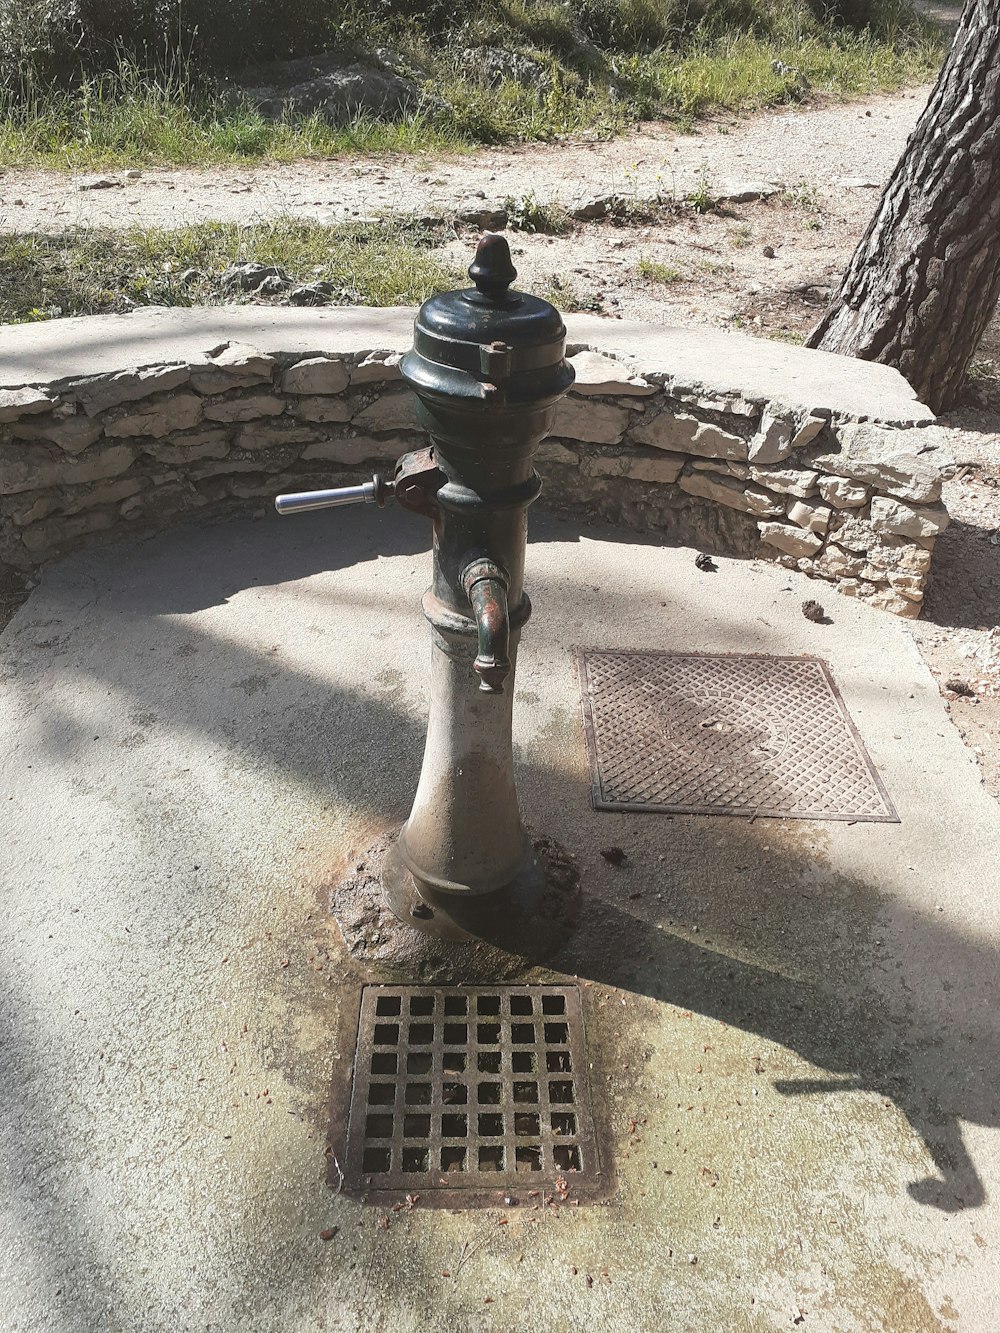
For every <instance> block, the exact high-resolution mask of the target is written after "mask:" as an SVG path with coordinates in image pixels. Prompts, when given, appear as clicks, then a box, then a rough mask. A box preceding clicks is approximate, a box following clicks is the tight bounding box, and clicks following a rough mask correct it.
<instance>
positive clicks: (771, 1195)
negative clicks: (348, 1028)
mask: <svg viewBox="0 0 1000 1333" xmlns="http://www.w3.org/2000/svg"><path fill="white" fill-rule="evenodd" d="M428 547H429V532H428V530H427V527H426V526H425V525H424V524H423V523H422V522H421V521H420V520H418V519H415V518H414V517H413V516H412V515H408V514H404V513H402V512H399V511H396V512H393V511H386V512H384V513H382V512H379V513H373V512H372V511H367V512H363V511H342V512H334V513H333V514H332V515H331V514H319V515H312V516H308V517H303V518H298V519H296V520H295V521H294V522H292V521H289V520H282V521H281V522H280V523H279V522H278V521H277V520H273V521H272V520H270V519H269V520H268V521H264V522H253V521H251V520H246V521H235V522H230V523H226V524H219V525H215V526H206V527H196V526H189V527H182V528H178V529H176V530H174V531H173V532H171V533H167V534H165V535H161V536H158V537H156V538H154V539H151V540H148V541H143V542H136V543H135V544H126V545H119V546H114V547H109V548H106V549H104V550H101V551H96V552H91V553H88V554H85V555H81V556H76V557H73V558H72V559H69V560H67V561H65V562H63V563H62V564H59V565H55V566H53V567H51V568H49V569H48V571H47V572H46V574H45V576H44V578H43V581H42V583H41V584H40V586H39V587H37V588H36V589H35V591H34V592H33V593H32V595H31V597H30V599H29V600H28V602H27V603H26V604H25V605H24V606H23V607H22V608H21V609H20V611H19V612H18V613H17V615H16V616H15V617H14V619H13V621H12V622H11V624H10V625H9V626H8V628H7V630H6V631H5V632H4V634H3V636H2V638H0V833H2V839H3V848H4V851H3V862H4V875H3V886H2V894H3V910H2V913H0V939H2V961H3V973H4V987H5V994H4V996H3V999H2V1001H0V1032H2V1042H0V1078H2V1083H0V1086H2V1088H3V1090H4V1108H3V1135H2V1139H0V1158H2V1162H3V1195H4V1203H3V1213H2V1217H0V1290H2V1293H3V1297H2V1301H3V1307H2V1308H3V1316H2V1318H3V1325H4V1328H5V1329H8V1330H17V1331H21V1330H25V1331H27V1330H32V1333H34V1331H35V1330H41V1329H51V1330H60V1331H61V1333H62V1331H65V1333H70V1331H71V1330H72V1331H73V1333H75V1331H76V1330H81V1331H83V1330H86V1331H87V1333H91V1331H92V1330H105V1329H107V1330H130V1331H131V1330H157V1331H159V1330H171V1333H173V1331H174V1330H182V1329H183V1330H187V1329H192V1330H195V1329H197V1330H202V1329H203V1330H220V1331H223V1330H224V1331H225V1333H228V1331H229V1330H237V1329H241V1330H243V1329H254V1330H278V1329H281V1330H289V1331H290V1330H294V1331H295V1333H310V1331H311V1330H363V1331H364V1333H376V1331H377V1330H383V1329H385V1330H394V1331H395V1330H399V1333H411V1331H412V1333H416V1331H417V1330H420V1331H421V1333H425V1331H426V1330H442V1331H444V1330H449V1331H450V1330H455V1331H456V1333H459V1331H461V1333H466V1331H468V1330H483V1331H484V1333H486V1331H489V1333H494V1331H496V1333H500V1330H503V1331H504V1333H510V1331H511V1330H515V1331H517V1333H520V1331H521V1330H525V1331H526V1330H529V1329H530V1330H532V1333H535V1331H536V1330H537V1331H538V1333H563V1331H569V1330H572V1331H574V1333H575V1331H576V1330H609V1331H610V1330H633V1331H634V1330H639V1331H640V1333H647V1331H648V1333H654V1331H655V1330H661V1329H671V1330H674V1329H676V1330H693V1331H695V1333H700V1331H701V1330H713V1331H714V1330H726V1331H728V1330H754V1331H757V1330H771V1329H783V1328H796V1327H801V1328H804V1329H816V1330H836V1331H837V1333H841V1331H842V1333H854V1330H891V1331H892V1333H907V1331H909V1330H921V1331H923V1330H929V1329H949V1330H950V1329H961V1330H970V1331H976V1333H978V1331H979V1330H983V1331H986V1330H992V1329H995V1328H997V1327H998V1326H1000V1270H998V1263H997V1252H998V1246H1000V1217H998V1208H997V1202H996V1191H997V1186H998V1177H1000V1092H998V1089H997V1080H996V1071H997V1069H998V1068H1000V1017H998V1014H1000V1006H998V1000H1000V976H998V967H997V961H998V948H1000V905H998V901H997V899H998V895H997V888H998V878H1000V872H998V869H997V852H998V843H1000V838H998V818H997V816H998V810H997V806H996V804H995V803H994V802H993V801H992V799H991V798H990V797H989V796H988V795H987V793H986V792H985V791H984V790H983V788H982V785H981V783H980V780H979V776H978V773H977V770H976V767H975V763H974V759H973V757H972V755H971V754H970V753H969V752H968V751H967V750H966V749H965V748H964V747H963V744H962V742H961V739H960V737H959V735H958V732H957V731H956V729H955V728H954V727H953V726H952V725H951V723H950V722H949V720H948V718H947V715H946V713H945V712H944V708H943V704H942V701H941V698H940V696H939V693H938V690H937V688H936V686H935V684H934V682H933V680H932V678H931V676H930V674H929V672H928V671H927V669H926V667H925V666H924V665H923V664H922V662H921V660H920V658H919V655H918V653H917V650H916V648H915V646H914V643H913V641H912V638H911V636H910V632H909V630H908V629H907V627H906V625H905V624H903V623H901V622H899V621H897V620H895V619H893V618H892V617H890V616H888V615H885V614H882V613H879V612H875V611H871V610H869V609H868V608H866V607H864V606H862V605H859V604H857V603H855V602H852V601H849V600H847V599H845V598H840V597H838V596H837V595H836V594H835V593H833V592H832V591H831V592H828V593H827V592H826V590H824V603H825V604H826V609H827V611H828V612H829V613H830V615H831V617H832V620H833V623H832V624H816V623H812V622H810V621H809V620H807V619H806V618H805V617H804V616H803V615H802V612H801V604H802V601H803V599H804V598H805V597H812V596H815V595H816V586H815V585H814V584H810V583H807V582H806V580H805V579H804V578H801V577H800V576H798V575H794V574H788V573H787V572H785V571H784V570H781V569H779V568H777V567H775V566H771V565H757V564H753V563H749V562H737V561H730V560H719V562H718V564H719V569H718V572H717V573H715V574H706V573H702V572H700V571H699V570H697V569H696V568H695V565H694V559H693V556H694V552H692V551H690V550H688V549H684V548H679V549H668V548H660V547H659V546H657V545H655V544H648V545H646V544H643V542H642V539H641V538H639V537H637V536H636V534H635V533H631V534H628V536H627V538H625V537H623V536H622V535H620V534H618V533H616V532H614V531H613V530H610V529H604V528H600V527H593V528H588V527H581V526H580V525H572V524H567V523H562V522H556V521H555V520H552V519H550V518H547V517H546V516H544V515H543V514H539V513H536V514H534V515H533V516H532V541H531V545H530V547H529V552H528V587H529V590H530V592H531V595H532V599H533V602H534V605H535V615H534V617H533V619H532V621H531V623H530V625H529V626H528V628H527V630H526V631H525V635H524V639H523V642H522V648H521V656H520V660H519V668H518V680H517V687H516V695H515V699H516V708H515V727H516V738H515V739H516V747H517V754H518V758H519V764H520V783H521V793H522V799H523V804H524V807H525V809H526V811H528V812H529V813H530V821H531V823H532V825H533V827H534V828H535V829H536V830H539V831H545V832H547V833H549V834H551V835H552V836H554V837H555V838H557V839H559V840H560V841H561V842H563V843H564V844H566V845H567V846H568V847H570V848H571V849H572V850H573V851H574V852H575V853H576V855H577V857H578V859H579V863H580V867H581V870H582V873H583V882H584V891H585V908H584V915H583V923H582V927H581V930H580V932H579V934H578V936H577V939H576V940H575V942H574V943H573V944H572V945H571V946H569V947H568V949H567V950H566V952H565V953H564V955H563V956H561V957H560V958H559V959H557V960H555V962H554V965H553V968H552V970H551V971H550V972H548V973H545V974H539V975H547V976H553V977H556V978H562V977H566V976H568V977H569V978H570V979H571V980H572V979H573V978H574V977H577V978H579V982H580V985H581V986H582V987H583V996H584V1007H585V1014H586V1020H587V1024H588V1034H589V1039H590V1043H591V1059H592V1061H593V1072H592V1078H593V1090H594V1101H595V1109H596V1112H597V1115H598V1116H599V1117H600V1118H603V1120H604V1121H605V1122H606V1124H607V1126H608V1132H609V1136H610V1140H611V1143H612V1146H613V1155H614V1161H615V1170H616V1177H617V1180H616V1188H615V1191H614V1193H613V1195H612V1197H611V1198H610V1200H609V1201H608V1202H606V1203H603V1204H599V1205H593V1206H580V1207H574V1206H573V1205H572V1203H571V1202H568V1203H566V1204H565V1205H561V1206H560V1205H555V1206H551V1207H548V1208H544V1209H543V1208H540V1207H538V1206H536V1204H535V1203H533V1202H532V1201H531V1200H530V1199H529V1198H527V1197H522V1198H520V1199H519V1200H518V1203H517V1204H516V1205H513V1206H509V1207H501V1208H498V1209H486V1210H478V1211H467V1212H461V1211H459V1212H449V1211H445V1210H427V1209H425V1208H423V1207H422V1206H421V1205H420V1204H419V1203H418V1204H417V1206H416V1207H415V1208H414V1209H412V1210H408V1209H403V1210H402V1211H400V1212H396V1213H393V1212H390V1211H387V1210H385V1209H382V1208H372V1207H365V1206H363V1205H361V1204H359V1203H357V1202H354V1201H351V1200H349V1199H347V1198H345V1197H343V1196H342V1195H341V1196H336V1195H335V1194H334V1193H333V1192H332V1191H331V1190H330V1188H329V1187H328V1185H327V1183H326V1163H325V1160H324V1143H325V1139H326V1134H327V1130H328V1124H327V1118H328V1112H327V1104H328V1097H329V1092H330V1086H331V1080H332V1079H333V1078H334V1076H335V1075H336V1074H337V1072H338V1071H342V1070H344V1069H345V1068H346V1066H347V1065H349V1063H350V1060H351V1057H352V1045H351V1040H350V1033H349V1032H348V1033H346V1034H345V1032H344V1029H343V1027H342V1026H341V1016H342V1015H343V1014H344V1013H346V1012H348V1011H349V1008H350V1003H351V1000H352V998H353V997H355V996H356V993H357V988H358V986H359V985H360V983H361V980H362V977H361V976H360V975H359V973H358V972H357V970H356V968H355V967H354V965H353V964H348V963H347V962H346V961H345V959H344V956H343V950H342V946H341V945H340V942H339V938H338V933H337V930H336V927H335V925H334V923H333V922H332V921H331V919H330V917H329V915H328V913H327V910H326V894H327V888H328V886H329V884H330V882H331V881H332V880H334V879H336V878H337V876H338V874H339V873H340V871H341V870H342V868H343V867H344V865H345V864H346V863H347V861H348V858H349V856H350V854H351V853H352V851H353V852H356V851H359V850H361V849H362V848H364V847H365V846H366V845H367V844H368V843H369V842H371V841H372V840H373V839H374V838H375V837H376V836H377V835H378V834H379V833H380V832H381V831H382V830H384V829H385V828H386V827H387V826H388V825H390V824H392V823H394V822H396V821H398V820H399V819H401V818H402V817H404V816H405V814H406V812H407V809H408V806H409V801H410V799H411V796H412V793H413V789H414V785H415V782H416V777H417V773H418V769H419V764H420V756H421V749H422V742H423V728H424V710H425V687H426V671H427V661H428V655H429V654H428V630H427V627H426V624H425V622H424V620H423V617H422V614H421V611H420V605H419V599H420V594H421V592H422V591H423V589H424V587H425V585H426V583H427V581H428V577H429V571H430V557H429V551H428ZM574 644H582V645H585V646H594V647H601V646H605V647H607V646H613V647H623V646H631V647H636V648H644V647H658V648H674V649H690V650H705V651H724V652H761V653H814V654H816V655H819V656H821V657H823V658H824V659H826V660H827V661H829V662H830V664H831V666H832V669H833V673H834V676H835V678H836V680H837V683H838V684H839V686H840V689H841V691H842V693H843V696H844V699H845V701H846V704H847V707H848V709H849V710H850V712H851V714H852V716H853V718H854V720H855V722H856V723H857V725H858V728H859V729H860V732H861V734H862V736H863V738H864V740H865V742H866V744H867V746H868V749H869V751H870V753H871V755H872V757H873V760H874V762H875V764H876V765H877V767H878V769H879V772H880V774H881V776H882V778H883V780H884V782H885V785H886V787H887V789H888V791H889V794H890V796H891V797H892V800H893V801H894V803H895V805H896V807H897V809H898V811H899V814H900V817H901V823H900V824H898V825H892V824H853V825H851V824H843V823H819V822H815V823H814V822H808V821H781V820H773V819H758V820H754V821H748V820H737V819H727V818H695V817H680V816H678V817H673V818H669V817H665V816H659V815H624V814H608V813H596V812H594V811H593V810H592V809H591V808H590V804H589V775H588V769H587V761H586V755H585V751H584V745H583V736H582V726H581V720H580V708H579V694H578V688H577V685H576V683H575V680H574V675H573V668H572V659H571V654H570V648H571V646H572V645H574ZM610 845H615V846H619V847H621V848H623V849H624V850H625V851H626V853H627V857H628V860H627V863H626V865H625V866H623V867H621V868H616V867H615V866H613V865H610V864H608V863H607V862H606V861H605V859H604V858H603V857H602V856H601V855H600V853H601V850H602V849H605V848H607V847H609V846H610ZM570 1197H571V1198H572V1195H571V1196H570ZM334 1229H336V1230H335V1234H333V1236H332V1238H331V1239H327V1240H324V1239H321V1236H320V1233H321V1232H325V1233H327V1234H328V1233H329V1232H331V1231H334Z"/></svg>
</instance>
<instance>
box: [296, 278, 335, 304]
mask: <svg viewBox="0 0 1000 1333" xmlns="http://www.w3.org/2000/svg"><path fill="white" fill-rule="evenodd" d="M329 300H330V296H329V293H328V292H325V291H323V290H322V288H321V286H320V284H319V283H318V282H317V283H308V284H307V285H306V286H304V287H295V288H294V289H293V290H292V291H290V292H289V293H288V304H289V305H327V304H328V303H329Z"/></svg>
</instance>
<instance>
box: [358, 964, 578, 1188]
mask: <svg viewBox="0 0 1000 1333" xmlns="http://www.w3.org/2000/svg"><path fill="white" fill-rule="evenodd" d="M587 1072H588V1063H587V1049H586V1042H585V1037H584V1029H583V1014H582V1010H581V1007H580V993H579V990H578V989H577V988H576V987H575V986H492V987H466V986H462V987H434V986H366V987H365V988H364V990H363V992H362V997H361V1013H360V1017H359V1022H358V1045H357V1054H356V1057H355V1064H354V1083H353V1088H352V1092H351V1106H350V1119H349V1124H348V1131H347V1148H346V1161H345V1165H344V1185H345V1188H346V1189H347V1190H348V1191H349V1192H350V1193H352V1194H355V1195H357V1194H360V1195H363V1196H365V1197H368V1198H370V1199H372V1200H373V1201H377V1200H378V1199H379V1198H385V1197H387V1196H399V1197H402V1196H404V1195H405V1194H410V1195H414V1194H419V1195H421V1197H423V1196H426V1195H431V1196H434V1195H437V1196H443V1197H438V1198H437V1199H435V1198H434V1197H431V1198H429V1199H427V1200H426V1202H435V1201H436V1202H443V1203H446V1204H447V1205H449V1206H452V1207H454V1206H461V1205H462V1204H475V1203H490V1204H494V1205H495V1204H497V1203H498V1202H500V1201H501V1200H502V1198H503V1196H504V1195H505V1194H507V1195H510V1194H513V1193H515V1192H516V1193H517V1194H518V1196H519V1198H520V1201H521V1202H527V1200H526V1199H525V1198H524V1197H523V1196H524V1193H525V1192H526V1191H528V1190H538V1191H539V1192H540V1193H542V1192H546V1193H552V1192H554V1191H555V1192H558V1193H561V1194H562V1195H564V1196H565V1197H569V1198H580V1197H585V1196H587V1195H588V1194H592V1193H594V1192H595V1189H596V1188H597V1187H599V1185H600V1180H601V1171H600V1162H599V1158H598V1150H597V1139H596V1136H595V1134H594V1123H593V1116H592V1112H591V1107H590V1087H589V1079H588V1076H587Z"/></svg>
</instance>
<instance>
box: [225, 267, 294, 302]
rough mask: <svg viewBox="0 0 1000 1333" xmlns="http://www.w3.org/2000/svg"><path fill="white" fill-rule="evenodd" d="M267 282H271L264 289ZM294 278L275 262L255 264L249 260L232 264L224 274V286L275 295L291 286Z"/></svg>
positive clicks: (242, 290)
mask: <svg viewBox="0 0 1000 1333" xmlns="http://www.w3.org/2000/svg"><path fill="white" fill-rule="evenodd" d="M265 283H269V284H270V285H269V286H268V288H267V290H266V291H263V290H262V289H263V287H264V284H265ZM291 285H292V280H291V278H290V277H289V276H288V274H287V273H286V272H285V270H284V269H282V268H277V267H276V266H275V265H273V264H255V263H252V262H247V263H243V264H232V265H231V266H230V267H229V268H227V269H226V271H225V273H223V275H222V286H223V287H224V288H226V289H230V290H236V291H241V292H259V293H260V294H261V295H264V296H274V295H277V294H278V293H279V292H283V291H284V290H285V289H286V288H288V287H291Z"/></svg>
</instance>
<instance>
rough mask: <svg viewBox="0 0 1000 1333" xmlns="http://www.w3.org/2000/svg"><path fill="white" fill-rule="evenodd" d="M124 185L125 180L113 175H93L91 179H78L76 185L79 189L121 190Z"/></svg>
mask: <svg viewBox="0 0 1000 1333" xmlns="http://www.w3.org/2000/svg"><path fill="white" fill-rule="evenodd" d="M122 187H123V182H122V181H117V180H115V179H114V178H113V177H111V176H92V177H91V178H90V179H89V180H85V181H78V182H77V186H76V188H77V189H78V190H120V189H122Z"/></svg>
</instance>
